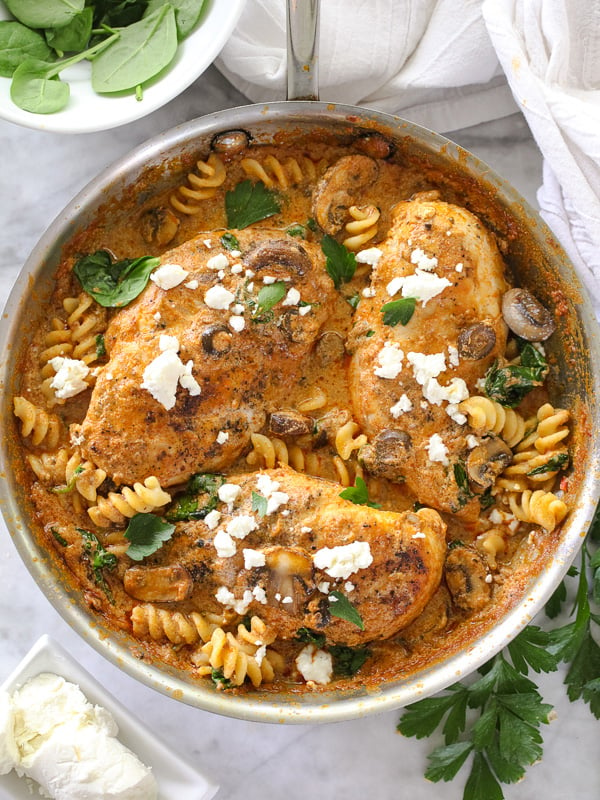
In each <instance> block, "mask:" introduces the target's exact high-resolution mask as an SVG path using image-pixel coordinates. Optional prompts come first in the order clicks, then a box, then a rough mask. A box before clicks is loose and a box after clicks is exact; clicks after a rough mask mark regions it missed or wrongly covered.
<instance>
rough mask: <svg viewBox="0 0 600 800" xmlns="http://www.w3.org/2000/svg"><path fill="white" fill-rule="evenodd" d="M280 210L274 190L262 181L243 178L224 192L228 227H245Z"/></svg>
mask: <svg viewBox="0 0 600 800" xmlns="http://www.w3.org/2000/svg"><path fill="white" fill-rule="evenodd" d="M279 210H280V206H279V200H278V199H277V195H276V193H275V192H273V191H271V189H267V187H266V186H265V185H264V183H263V182H262V181H257V182H256V183H252V181H251V180H245V181H242V182H241V183H238V185H237V186H236V187H235V189H232V190H231V191H230V192H227V193H226V194H225V211H226V213H227V226H228V227H229V228H237V229H238V230H239V229H241V228H247V227H248V226H249V225H253V224H254V223H255V222H260V220H262V219H266V218H267V217H272V216H273V214H277V213H278V212H279Z"/></svg>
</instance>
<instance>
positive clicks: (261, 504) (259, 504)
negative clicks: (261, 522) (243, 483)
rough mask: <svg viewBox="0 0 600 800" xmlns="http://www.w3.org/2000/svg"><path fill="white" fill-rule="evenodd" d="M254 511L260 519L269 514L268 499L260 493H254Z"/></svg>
mask: <svg viewBox="0 0 600 800" xmlns="http://www.w3.org/2000/svg"><path fill="white" fill-rule="evenodd" d="M252 511H255V512H256V513H257V514H258V516H259V517H264V516H265V514H266V513H267V498H266V497H263V495H262V494H258V492H252Z"/></svg>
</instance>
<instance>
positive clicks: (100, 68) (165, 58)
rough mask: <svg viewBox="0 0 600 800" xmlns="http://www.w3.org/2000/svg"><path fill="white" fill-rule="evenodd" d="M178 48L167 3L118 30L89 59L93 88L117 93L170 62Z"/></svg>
mask: <svg viewBox="0 0 600 800" xmlns="http://www.w3.org/2000/svg"><path fill="white" fill-rule="evenodd" d="M176 51H177V30H176V27H175V13H174V11H173V8H172V7H171V6H170V5H168V4H166V5H163V6H162V7H161V8H159V9H157V10H156V11H155V12H154V13H153V14H150V16H148V17H143V18H142V19H141V20H140V21H139V22H134V23H133V25H129V26H127V27H126V28H123V29H122V30H121V31H120V35H119V38H118V39H117V40H116V41H115V42H113V43H112V44H111V46H110V47H107V48H106V49H105V50H103V51H102V52H101V53H100V54H99V55H97V56H96V57H95V58H94V60H93V61H92V88H93V89H94V91H96V92H99V93H111V92H120V91H124V90H126V89H133V88H134V87H136V86H138V85H140V84H142V83H145V82H146V81H148V80H150V78H153V77H154V76H155V75H158V73H159V72H160V71H161V70H162V69H164V68H165V67H166V66H167V65H168V64H170V63H171V61H172V60H173V58H174V57H175V52H176Z"/></svg>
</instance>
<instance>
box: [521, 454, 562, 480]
mask: <svg viewBox="0 0 600 800" xmlns="http://www.w3.org/2000/svg"><path fill="white" fill-rule="evenodd" d="M568 460H569V454H568V453H556V455H554V456H552V458H549V459H548V461H546V463H545V464H540V466H539V467H534V468H533V469H532V470H529V472H528V473H527V475H528V476H530V475H543V474H544V473H545V472H556V471H557V470H559V469H561V468H562V467H564V466H565V464H566V463H567V462H568Z"/></svg>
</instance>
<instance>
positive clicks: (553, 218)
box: [483, 0, 600, 317]
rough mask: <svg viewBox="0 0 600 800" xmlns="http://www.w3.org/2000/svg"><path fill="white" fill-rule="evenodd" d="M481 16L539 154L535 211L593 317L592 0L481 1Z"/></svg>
mask: <svg viewBox="0 0 600 800" xmlns="http://www.w3.org/2000/svg"><path fill="white" fill-rule="evenodd" d="M483 16H484V18H485V21H486V24H487V28H488V31H489V34H490V37H491V39H492V42H493V44H494V47H495V49H496V52H497V54H498V57H499V59H500V63H501V64H502V66H503V68H504V71H505V73H506V75H507V77H508V82H509V84H510V86H511V88H512V90H513V94H514V96H515V99H516V101H517V102H518V104H519V106H520V108H521V110H522V112H523V114H524V115H525V117H526V119H527V122H528V123H529V127H530V128H531V132H532V133H533V135H534V137H535V140H536V142H537V144H538V146H539V148H540V150H541V151H542V155H543V156H544V182H543V185H542V186H541V188H540V189H539V191H538V202H539V204H540V213H541V215H542V217H543V218H544V219H545V220H546V222H547V223H548V225H549V226H550V227H551V228H552V230H553V231H554V233H555V234H556V236H557V238H558V239H559V240H560V242H561V244H562V245H563V247H564V248H565V250H566V251H567V253H568V254H569V256H570V258H571V260H572V261H573V263H574V265H575V267H576V268H577V270H578V272H579V274H580V276H581V278H582V279H583V280H584V282H585V283H586V285H587V288H588V290H589V292H590V294H591V296H592V299H593V300H594V304H595V306H596V313H597V315H599V317H600V4H599V3H598V2H594V0H485V2H484V4H483Z"/></svg>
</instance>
